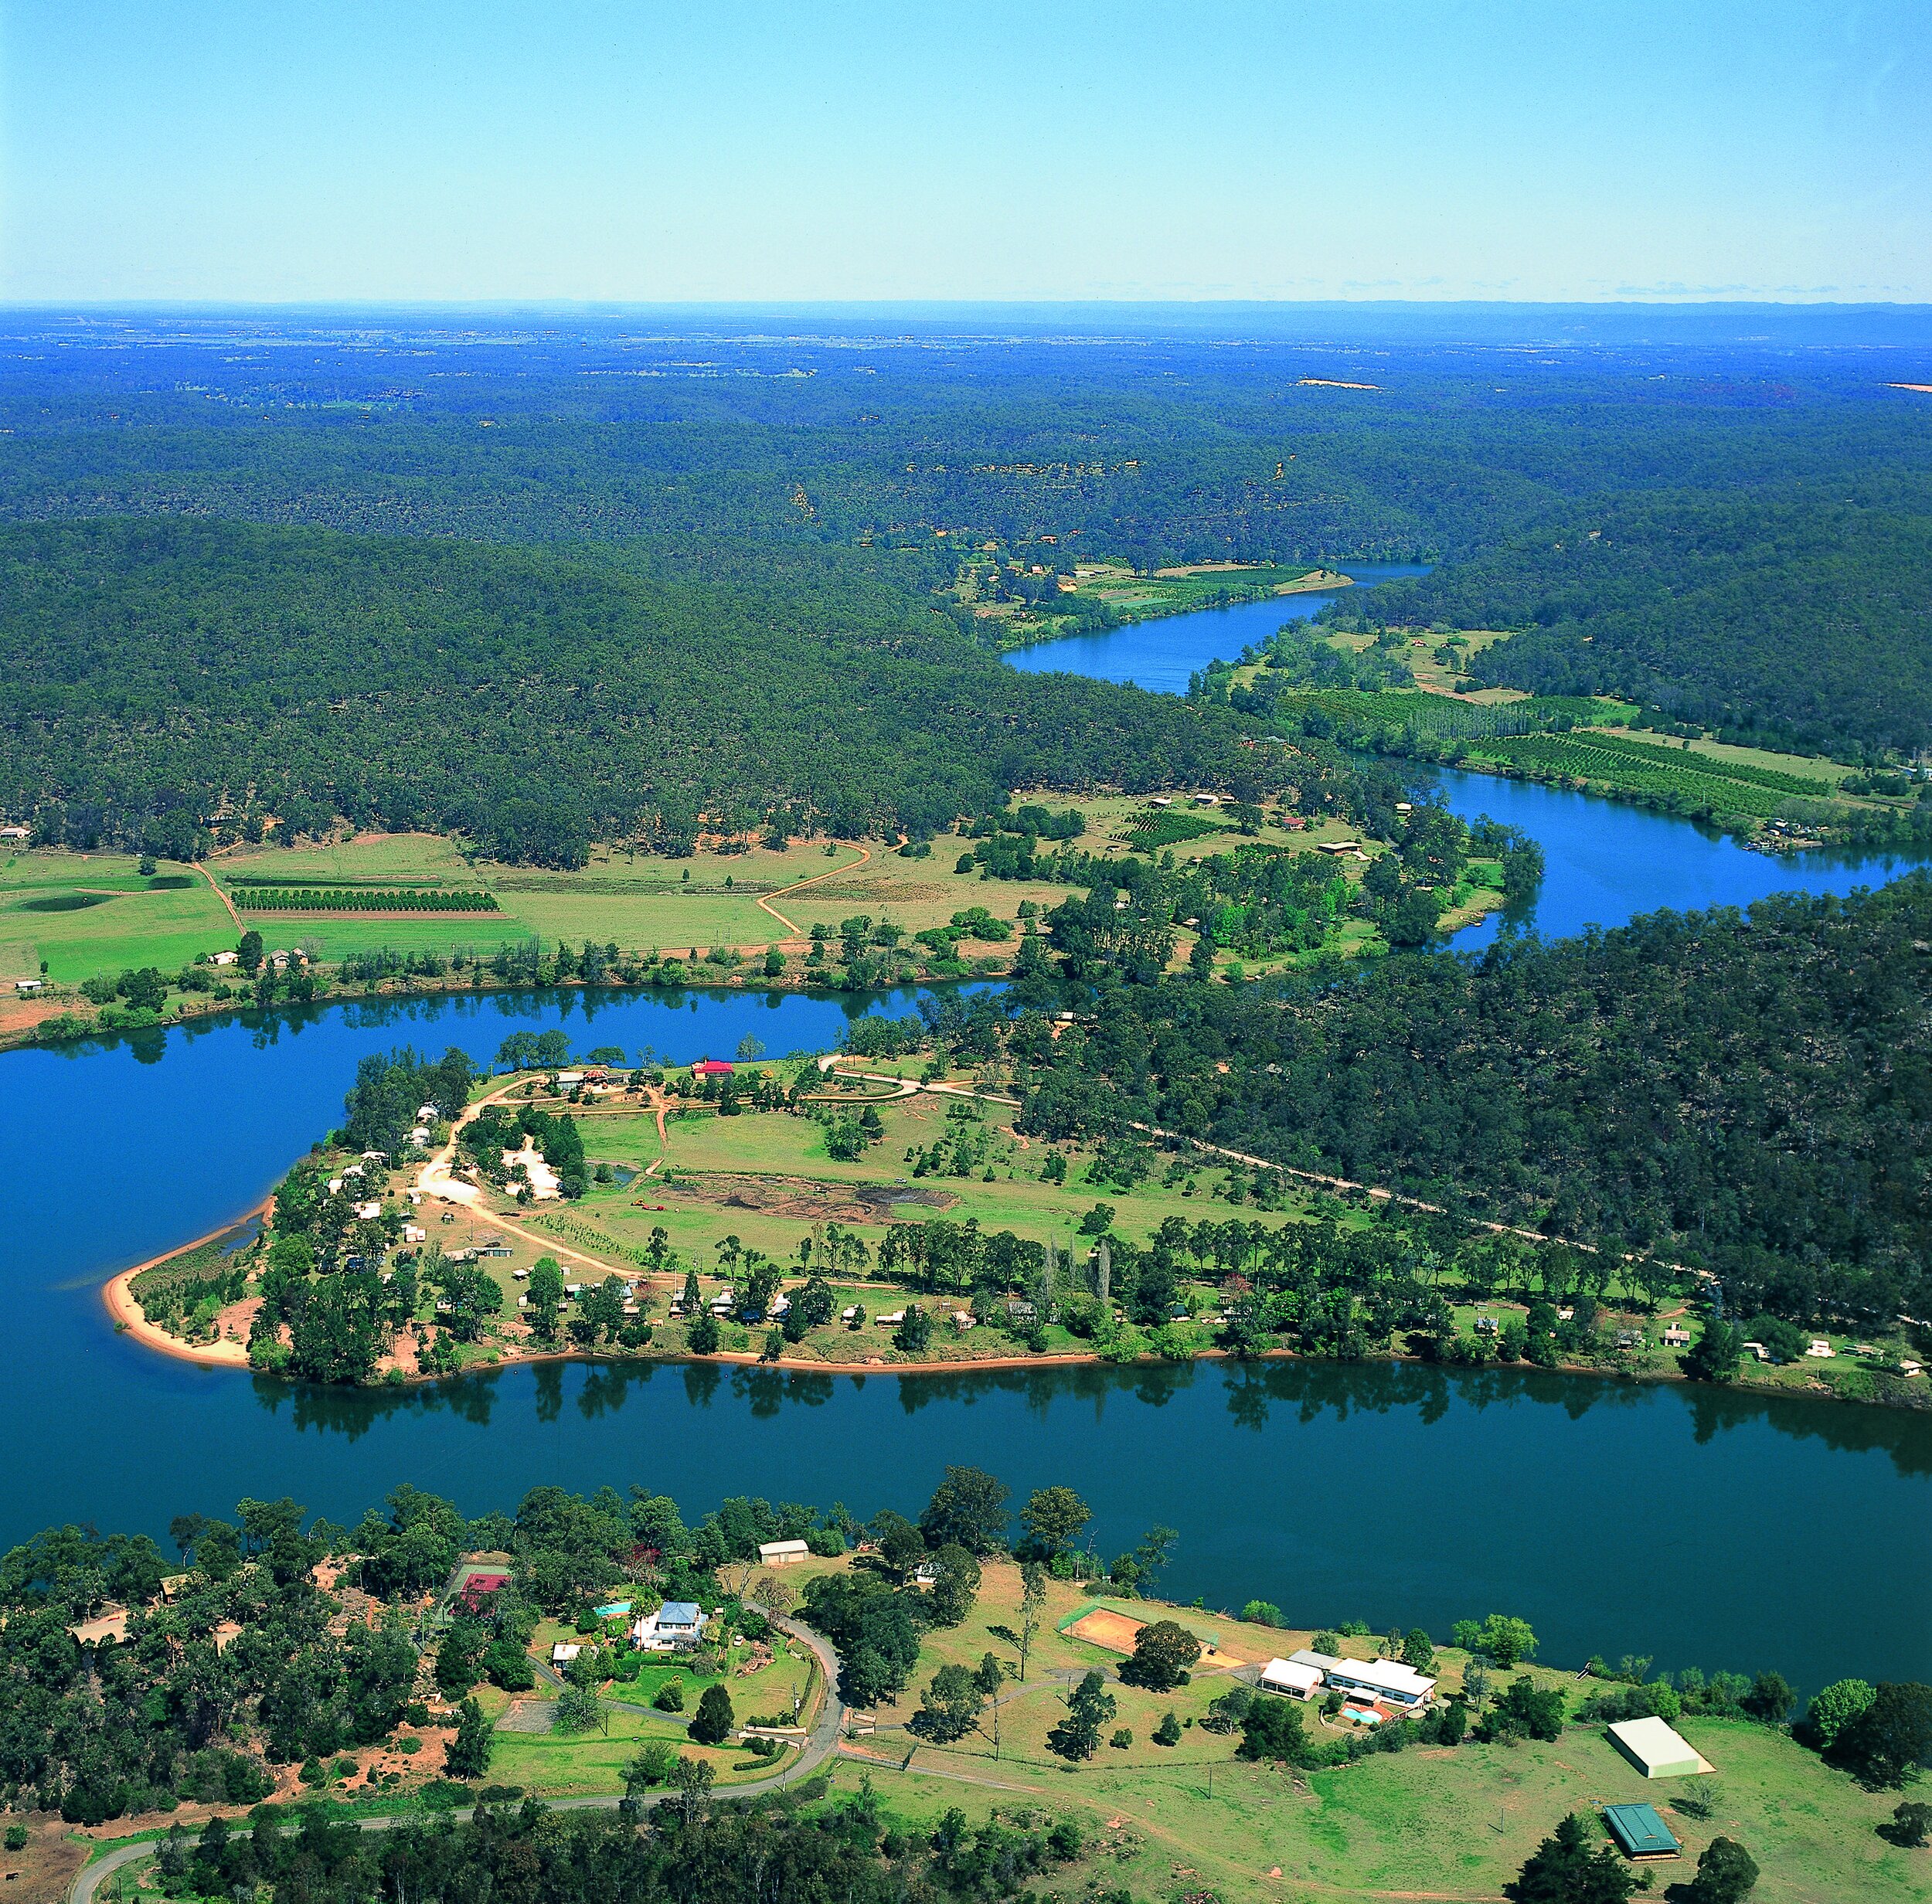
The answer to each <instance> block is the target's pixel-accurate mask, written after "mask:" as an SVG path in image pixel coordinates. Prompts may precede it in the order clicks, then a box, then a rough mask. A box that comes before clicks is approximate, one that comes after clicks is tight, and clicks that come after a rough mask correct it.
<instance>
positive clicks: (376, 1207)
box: [355, 1202, 383, 1223]
mask: <svg viewBox="0 0 1932 1904" xmlns="http://www.w3.org/2000/svg"><path fill="white" fill-rule="evenodd" d="M382 1213H383V1206H382V1205H381V1204H380V1203H374V1202H372V1203H359V1204H357V1205H356V1206H355V1214H356V1216H357V1217H358V1218H359V1219H360V1220H361V1221H362V1222H365V1223H372V1222H375V1221H376V1218H377V1217H379V1216H381V1215H382Z"/></svg>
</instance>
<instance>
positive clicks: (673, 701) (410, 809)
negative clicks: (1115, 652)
mask: <svg viewBox="0 0 1932 1904" xmlns="http://www.w3.org/2000/svg"><path fill="white" fill-rule="evenodd" d="M0 732H3V733H4V735H5V744H4V746H0V762H3V763H4V764H0V777H3V778H0V805H4V806H5V808H6V809H7V810H9V811H16V812H24V813H27V814H32V815H34V816H35V817H36V819H37V820H38V821H39V825H40V827H41V830H42V834H43V837H47V838H56V839H59V838H66V839H69V840H70V841H71V842H73V843H75V844H80V845H85V844H87V843H89V842H90V840H91V839H94V838H100V837H109V838H112V837H115V836H117V835H119V836H123V837H125V836H128V835H134V836H138V837H145V836H146V831H148V830H151V828H150V823H151V821H152V820H154V819H155V818H158V819H159V821H161V823H162V831H163V832H164V833H166V834H168V835H169V836H170V838H172V834H173V833H175V832H185V835H186V837H187V838H189V839H191V840H192V837H193V835H194V833H195V831H196V827H197V825H198V823H199V821H200V820H201V819H202V818H203V817H205V816H206V815H207V814H211V813H213V812H214V811H216V809H217V808H219V807H221V806H222V805H223V804H224V803H226V804H227V805H228V806H229V807H230V808H231V809H233V810H239V809H240V808H242V807H243V805H244V804H250V803H253V804H255V805H257V806H258V807H259V808H261V809H264V810H265V811H267V812H268V813H270V814H274V815H276V816H277V817H278V818H281V821H283V822H284V825H285V827H287V828H289V829H291V830H300V829H302V828H325V827H326V826H327V825H328V824H330V823H331V822H332V821H333V819H334V818H335V815H337V814H343V815H345V816H347V817H348V818H350V819H352V820H353V821H356V822H357V823H359V824H361V825H378V826H386V827H390V828H407V827H425V828H433V829H437V830H443V831H457V832H461V833H463V834H465V835H469V836H470V837H471V838H474V839H475V840H477V841H478V842H481V844H483V845H485V846H486V847H487V848H490V849H491V850H492V851H494V852H496V853H498V854H499V855H502V856H504V857H506V858H512V859H535V860H538V861H541V862H547V863H553V864H558V863H562V864H569V863H573V862H574V861H576V860H577V859H580V858H581V856H582V854H583V850H584V848H585V845H586V843H587V841H588V840H590V839H591V838H623V837H630V836H637V837H639V838H642V839H643V840H645V842H646V843H648V844H650V845H655V846H658V847H659V848H664V849H667V850H671V851H679V850H683V849H688V848H689V844H690V842H691V841H692V838H694V837H695V835H696V831H697V828H698V826H699V820H700V817H701V816H704V817H706V818H708V820H709V824H710V825H712V826H713V828H717V829H719V830H725V831H730V830H735V829H737V828H744V827H748V826H752V825H758V824H760V822H761V821H775V823H776V824H777V825H781V826H784V825H790V826H791V828H792V829H793V830H794V831H797V830H799V829H801V828H808V827H812V826H824V827H826V828H829V829H830V830H831V831H835V832H838V833H842V834H845V835H849V836H858V835H863V834H866V833H879V832H882V831H883V832H889V831H893V830H896V829H899V828H904V829H907V830H910V831H913V832H916V833H917V832H930V831H932V830H933V829H934V828H937V827H939V826H941V825H946V824H949V823H950V822H951V821H952V820H953V819H954V818H956V817H957V815H958V814H961V813H962V812H975V811H984V810H986V809H988V808H998V807H999V806H1001V805H1003V804H1004V803H1005V797H1006V794H1007V793H1008V791H1009V790H1010V789H1011V788H1012V787H1015V786H1018V785H1029V784H1030V785H1039V786H1060V787H1083V786H1087V785H1090V784H1094V782H1096V781H1101V780H1104V781H1109V782H1117V783H1120V784H1124V785H1126V786H1128V787H1159V786H1165V785H1169V784H1175V782H1177V781H1179V782H1189V783H1202V782H1205V783H1209V784H1237V783H1238V784H1240V785H1241V786H1243V787H1248V788H1250V789H1251V790H1252V789H1257V788H1259V787H1262V786H1264V785H1267V784H1278V783H1279V782H1280V781H1281V780H1283V779H1284V778H1285V777H1286V774H1287V765H1286V758H1287V750H1282V749H1274V750H1267V751H1266V752H1264V751H1263V750H1257V749H1254V748H1253V747H1252V746H1240V745H1239V744H1237V743H1238V742H1239V740H1240V724H1239V723H1237V722H1236V721H1235V720H1234V719H1233V718H1232V717H1230V716H1213V715H1210V716H1208V717H1206V718H1203V716H1202V713H1201V712H1199V710H1196V709H1193V708H1191V707H1189V706H1186V705H1185V704H1184V703H1182V702H1177V701H1175V700H1173V699H1170V698H1168V697H1165V696H1160V695H1146V694H1141V693H1138V692H1134V691H1133V690H1131V689H1121V688H1115V687H1112V686H1110V685H1106V684H1104V683H1100V682H1089V681H1084V680H1080V679H1077V678H1073V677H1071V676H1067V675H1052V676H1039V675H1022V674H1020V673H1018V672H1015V671H1013V670H1012V669H1009V668H1002V667H1000V666H998V665H997V664H996V663H995V662H994V661H992V659H991V658H989V657H988V656H986V655H983V654H981V653H980V652H978V651H976V650H975V649H974V648H971V647H970V646H968V645H967V644H963V643H961V642H960V641H958V640H957V637H956V636H955V635H954V633H953V631H952V629H951V624H949V623H947V622H944V621H942V620H941V619H940V617H937V616H935V615H934V614H932V613H931V612H930V610H929V609H927V608H925V607H920V606H918V605H917V604H908V602H907V601H906V598H905V597H903V596H902V595H900V594H899V593H896V591H894V590H890V589H889V588H887V587H883V586H882V585H879V584H876V583H871V584H864V585H858V586H845V587H838V588H836V589H832V588H826V589H819V590H811V589H808V588H806V587H801V586H798V585H796V584H794V583H789V582H788V583H783V584H777V583H774V584H766V585H760V584H757V583H751V582H745V583H740V584H738V585H736V586H734V587H731V588H729V589H726V588H722V587H713V586H708V585H706V584H703V583H695V582H690V581H681V580H668V579H665V578H663V577H662V576H659V577H650V576H639V575H637V574H634V573H628V572H625V571H624V570H619V569H613V568H611V567H610V566H606V565H602V564H599V563H592V562H588V561H577V560H573V559H571V558H570V556H568V555H566V554H563V553H559V552H556V551H554V550H541V549H520V548H505V547H502V546H492V545H487V544H481V543H475V542H457V541H454V540H447V539H438V540H434V541H431V540H427V539H414V538H410V539H403V538H392V537H369V536H362V537H352V536H340V535H335V534H331V533H328V532H321V531H317V530H311V529H283V528H266V527H260V526H248V525H231V524H223V523H216V522H179V521H168V522H128V521H124V520H117V519H107V520H102V521H97V522H89V523H83V524H72V525H44V526H38V527H33V528H22V529H11V530H7V531H5V532H0ZM1331 751H1332V750H1331ZM1303 765H1304V769H1305V771H1304V774H1303V777H1304V778H1306V777H1308V773H1310V772H1314V771H1316V769H1315V766H1314V763H1312V761H1304V763H1303ZM163 849H164V850H171V848H169V847H168V846H167V845H164V846H163ZM185 851H186V848H182V852H183V853H184V854H185Z"/></svg>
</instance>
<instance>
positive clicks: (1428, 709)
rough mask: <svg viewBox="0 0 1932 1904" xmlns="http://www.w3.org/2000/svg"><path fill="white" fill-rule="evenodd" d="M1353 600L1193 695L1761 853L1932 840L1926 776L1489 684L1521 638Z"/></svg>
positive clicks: (1201, 680) (1310, 733)
mask: <svg viewBox="0 0 1932 1904" xmlns="http://www.w3.org/2000/svg"><path fill="white" fill-rule="evenodd" d="M1373 602H1374V597H1373V596H1372V595H1371V596H1370V597H1368V598H1367V599H1366V600H1365V601H1364V602H1363V603H1362V604H1347V605H1345V606H1342V605H1337V606H1336V607H1333V608H1332V609H1330V610H1325V612H1324V614H1323V616H1322V617H1321V619H1319V620H1318V621H1313V622H1301V623H1295V624H1288V625H1287V626H1284V627H1282V628H1281V629H1280V630H1279V631H1277V633H1276V634H1274V635H1273V636H1272V637H1270V638H1269V640H1267V641H1265V642H1259V643H1250V644H1249V645H1248V646H1247V648H1244V649H1243V651H1242V652H1241V654H1240V655H1239V656H1238V657H1236V658H1233V659H1230V660H1217V661H1213V662H1210V663H1209V665H1208V666H1207V667H1206V668H1203V669H1202V670H1201V671H1199V672H1198V673H1196V675H1195V676H1194V678H1193V679H1192V682H1191V683H1190V684H1189V699H1190V700H1192V701H1193V702H1196V704H1197V705H1199V706H1203V707H1226V708H1229V709H1231V710H1232V711H1233V712H1235V713H1236V714H1240V715H1243V716H1251V717H1258V718H1260V719H1263V720H1264V721H1265V722H1266V723H1268V724H1269V725H1270V726H1271V727H1273V728H1274V729H1276V730H1277V731H1278V732H1280V733H1282V734H1284V735H1286V736H1291V737H1292V738H1294V739H1297V740H1301V741H1302V742H1304V743H1307V742H1313V741H1325V742H1331V743H1335V744H1337V745H1339V746H1342V747H1343V748H1344V749H1345V750H1348V751H1349V753H1350V754H1351V756H1352V757H1357V758H1375V757H1394V758H1400V759H1404V760H1418V761H1423V762H1427V763H1430V764H1433V765H1437V766H1442V767H1458V768H1461V769H1464V770H1468V771H1471V772H1475V773H1481V774H1494V775H1495V776H1497V777H1500V778H1502V779H1508V780H1528V781H1530V782H1532V783H1534V784H1537V785H1539V786H1546V787H1559V788H1561V789H1563V790H1564V791H1570V792H1574V793H1581V794H1590V795H1593V796H1594V797H1597V798H1599V799H1604V800H1614V801H1621V802H1623V803H1624V804H1630V805H1634V806H1641V807H1644V808H1648V809H1649V810H1651V811H1654V812H1658V813H1663V814H1668V815H1670V816H1672V817H1673V818H1679V819H1686V820H1691V821H1696V822H1697V823H1699V824H1700V825H1707V826H1711V827H1713V828H1716V829H1717V830H1718V831H1720V832H1723V833H1727V834H1730V835H1733V836H1734V837H1736V838H1737V839H1738V840H1739V842H1740V844H1742V845H1746V846H1748V847H1750V848H1751V849H1753V851H1756V852H1767V853H1774V854H1777V853H1787V852H1801V851H1804V850H1805V849H1807V848H1815V847H1818V846H1823V845H1851V846H1859V845H1863V846H1870V847H1874V848H1883V847H1884V846H1886V845H1895V846H1896V847H1897V848H1900V849H1901V850H1910V849H1911V848H1913V847H1914V846H1917V847H1920V848H1923V847H1926V846H1928V845H1932V780H1929V779H1928V778H1927V776H1926V775H1925V774H1923V773H1921V772H1920V771H1919V770H1917V769H1914V768H1910V767H1883V766H1881V767H1877V768H1872V767H1869V766H1867V765H1862V764H1860V763H1858V762H1855V761H1853V762H1847V761H1840V760H1832V759H1830V758H1828V757H1820V756H1819V755H1817V754H1815V753H1780V752H1776V751H1773V750H1770V748H1768V747H1767V745H1766V744H1765V743H1766V740H1767V736H1763V735H1755V736H1742V735H1740V734H1737V733H1733V732H1732V731H1730V730H1728V729H1725V728H1724V727H1723V726H1722V725H1721V724H1719V725H1717V726H1709V725H1705V724H1700V723H1696V722H1690V721H1685V720H1683V719H1680V718H1678V717H1677V716H1672V715H1668V714H1665V713H1664V712H1662V711H1660V710H1659V709H1656V708H1655V707H1646V706H1642V705H1641V704H1640V703H1638V702H1634V701H1624V700H1619V699H1616V698H1614V697H1613V696H1611V695H1604V694H1597V695H1576V694H1570V695H1566V694H1561V693H1554V694H1553V693H1547V692H1545V693H1538V694H1528V693H1525V692H1522V691H1520V690H1519V689H1514V688H1496V687H1492V686H1489V685H1486V684H1485V681H1484V678H1483V675H1482V673H1481V670H1482V669H1484V668H1485V667H1493V662H1492V660H1491V659H1489V658H1492V657H1493V656H1494V655H1495V652H1496V651H1497V650H1498V648H1502V647H1505V646H1507V645H1508V644H1509V642H1510V641H1512V639H1515V638H1517V637H1515V636H1512V634H1509V633H1507V632H1499V631H1496V630H1494V629H1488V630H1478V631H1469V632H1453V633H1452V632H1450V631H1447V630H1444V629H1442V628H1437V629H1435V630H1433V631H1430V630H1423V629H1418V628H1416V627H1413V626H1403V625H1389V624H1385V623H1383V622H1382V621H1378V620H1375V619H1372V618H1371V616H1370V614H1369V609H1370V607H1372V604H1373Z"/></svg>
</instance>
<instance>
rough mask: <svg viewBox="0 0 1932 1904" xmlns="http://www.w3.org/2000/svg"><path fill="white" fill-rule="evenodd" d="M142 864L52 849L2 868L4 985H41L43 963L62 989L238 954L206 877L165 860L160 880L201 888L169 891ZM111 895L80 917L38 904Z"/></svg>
mask: <svg viewBox="0 0 1932 1904" xmlns="http://www.w3.org/2000/svg"><path fill="white" fill-rule="evenodd" d="M137 866H138V862H137V861H136V860H135V859H134V858H133V857H132V856H131V855H128V854H124V853H73V852H65V851H63V850H59V849H55V848H39V849H36V850H35V851H32V852H15V853H12V854H10V855H8V856H7V858H6V859H5V862H4V863H0V981H5V982H7V983H8V984H11V983H12V981H13V980H14V979H15V978H34V977H37V976H38V975H39V971H40V962H41V961H42V960H43V959H44V960H46V962H47V967H48V971H47V976H48V977H49V978H50V979H52V980H53V982H54V983H55V984H62V985H77V984H80V981H82V980H83V979H84V978H92V977H94V975H95V974H97V973H105V974H118V973H121V972H123V971H128V970H129V969H130V968H131V967H132V968H136V969H138V968H140V967H144V966H149V965H152V966H158V967H160V969H161V970H162V971H164V972H168V973H171V974H172V973H173V972H176V971H179V970H180V968H181V967H182V966H184V965H186V964H191V963H192V961H193V960H194V957H195V956H196V954H197V953H201V952H215V951H219V950H223V948H225V947H228V948H232V947H233V945H234V944H235V939H236V933H235V928H234V925H233V922H232V921H231V920H230V918H229V916H228V913H227V909H226V907H225V906H223V904H222V903H221V901H220V899H219V898H218V897H217V896H216V895H215V893H213V891H211V890H210V889H209V886H208V883H207V882H206V880H204V879H202V877H201V876H200V875H199V873H196V872H190V871H189V869H188V868H186V867H185V866H181V865H176V864H175V862H173V861H172V860H169V861H165V862H162V865H161V867H160V869H159V874H158V877H159V878H160V879H168V880H184V879H185V880H188V881H189V882H191V883H189V884H186V885H181V886H161V885H158V884H156V883H155V881H154V880H150V879H143V878H141V876H140V875H139V873H138V871H137ZM104 893H105V894H111V895H112V896H111V897H107V898H100V899H98V903H90V904H87V905H85V906H80V907H79V908H77V910H71V911H45V910H39V906H38V904H37V902H44V901H46V900H49V899H53V900H59V899H64V898H66V897H70V896H71V897H74V898H84V899H89V900H94V899H96V898H97V896H98V895H100V894H104ZM292 943H293V941H292V940H291V944H292Z"/></svg>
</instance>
